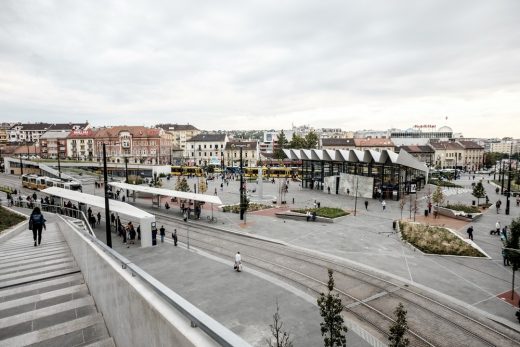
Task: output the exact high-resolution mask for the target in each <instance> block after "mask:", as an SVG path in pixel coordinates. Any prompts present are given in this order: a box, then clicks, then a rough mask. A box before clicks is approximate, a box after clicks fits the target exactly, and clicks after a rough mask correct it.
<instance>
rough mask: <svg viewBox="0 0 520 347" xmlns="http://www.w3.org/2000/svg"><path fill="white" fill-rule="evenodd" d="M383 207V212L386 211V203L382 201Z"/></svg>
mask: <svg viewBox="0 0 520 347" xmlns="http://www.w3.org/2000/svg"><path fill="white" fill-rule="evenodd" d="M381 206H383V211H384V210H386V201H384V200H383V201H381Z"/></svg>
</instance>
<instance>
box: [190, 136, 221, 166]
mask: <svg viewBox="0 0 520 347" xmlns="http://www.w3.org/2000/svg"><path fill="white" fill-rule="evenodd" d="M228 142H229V139H228V136H227V134H204V133H202V134H198V135H196V136H194V137H192V138H191V139H189V140H188V141H186V145H187V146H188V154H189V156H188V157H187V159H188V160H187V162H186V163H187V164H188V165H196V166H207V165H217V166H218V165H221V164H222V161H223V160H224V149H225V148H226V143H228Z"/></svg>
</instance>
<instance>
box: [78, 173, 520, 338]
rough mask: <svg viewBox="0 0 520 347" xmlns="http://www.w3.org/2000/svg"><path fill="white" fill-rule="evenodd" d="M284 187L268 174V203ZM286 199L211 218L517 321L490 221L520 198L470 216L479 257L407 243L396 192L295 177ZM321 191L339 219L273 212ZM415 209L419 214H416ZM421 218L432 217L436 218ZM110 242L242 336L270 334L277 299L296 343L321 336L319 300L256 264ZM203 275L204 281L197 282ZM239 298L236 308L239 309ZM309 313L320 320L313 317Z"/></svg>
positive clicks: (461, 192) (232, 190) (458, 195)
mask: <svg viewBox="0 0 520 347" xmlns="http://www.w3.org/2000/svg"><path fill="white" fill-rule="evenodd" d="M175 180H176V178H172V180H170V181H167V180H165V179H163V183H164V185H163V188H173V187H174V185H175ZM221 182H222V181H221V180H220V179H217V180H214V181H208V190H207V193H213V192H214V191H215V188H216V189H217V194H218V196H219V197H220V198H221V199H222V201H223V202H224V203H225V204H234V203H237V202H238V201H239V194H238V187H239V183H238V182H236V181H231V182H230V183H229V185H227V184H224V187H223V189H222V190H221V188H220V184H221ZM472 182H473V180H471V179H470V178H468V177H467V176H463V177H462V179H461V180H458V181H456V183H458V184H460V185H462V186H464V188H459V189H446V190H445V193H446V195H447V200H449V202H450V203H455V202H463V203H466V204H468V203H471V201H472V200H474V198H473V197H472V196H471V183H472ZM189 184H190V187H193V185H194V184H197V186H198V179H196V178H191V179H189ZM484 187H485V189H486V192H487V194H488V196H489V198H490V201H491V202H495V201H496V200H497V199H499V198H500V199H501V200H502V201H503V202H505V197H503V196H499V195H497V194H495V187H494V186H493V185H491V184H488V183H487V178H486V180H484ZM248 189H249V190H250V191H252V190H256V193H252V194H251V195H250V199H251V201H252V202H256V201H259V200H261V199H260V198H259V197H258V191H259V187H258V185H257V184H256V183H248ZM278 189H279V182H278V181H275V183H274V184H272V183H264V184H263V192H264V199H263V201H264V203H271V204H272V201H273V200H276V197H277V195H278ZM84 192H86V193H95V194H96V195H101V194H102V190H100V189H95V190H94V185H93V184H91V185H86V186H85V188H84ZM425 193H426V191H425V190H423V191H421V192H419V194H418V199H419V200H420V201H421V203H420V206H421V208H420V209H419V211H421V213H422V211H424V208H426V201H425V199H424V194H425ZM293 199H294V204H293V203H292V202H293ZM285 200H286V201H287V202H288V204H287V206H285V205H284V206H283V207H280V208H273V209H269V210H263V211H259V212H254V213H248V214H247V223H244V222H243V221H240V220H239V216H238V214H232V213H223V212H221V211H220V210H219V209H217V208H216V207H214V209H213V213H214V215H215V217H216V218H217V223H216V224H211V226H214V227H219V228H223V229H227V230H232V231H235V232H239V233H247V234H249V235H253V236H260V237H265V238H270V239H275V240H280V241H283V242H286V243H289V244H292V245H294V246H296V247H302V248H305V249H309V250H312V251H315V252H318V253H326V254H329V255H333V256H337V257H339V258H341V259H347V260H349V261H351V262H352V263H354V264H357V265H359V266H362V267H368V268H371V269H374V270H376V271H380V272H382V273H385V274H389V275H392V276H395V277H398V278H400V279H405V280H407V281H409V282H411V283H413V284H415V285H418V286H422V287H425V288H429V289H431V290H434V291H437V292H439V293H443V294H445V295H447V296H450V297H453V298H454V300H457V301H459V302H463V303H465V305H469V306H472V307H474V308H476V309H479V310H482V311H485V312H488V313H491V314H493V315H496V319H497V320H499V321H501V322H503V323H504V324H507V325H509V326H511V327H513V328H516V329H517V330H518V329H519V328H518V324H517V322H516V320H515V317H514V312H515V310H516V308H515V307H513V306H512V305H510V304H509V303H507V302H505V301H504V300H502V299H500V298H499V296H500V295H501V294H503V293H506V292H508V291H510V290H511V276H512V273H511V268H510V267H504V266H503V265H502V257H501V242H500V239H499V237H498V236H492V235H489V230H491V229H493V228H494V225H495V223H496V221H497V220H499V221H500V222H501V224H502V225H506V224H509V223H510V221H511V219H512V218H516V217H518V216H519V215H520V208H519V207H517V206H516V204H515V203H514V201H512V203H511V214H510V215H509V216H506V215H504V214H503V209H502V211H501V213H500V214H497V213H496V210H495V209H490V210H488V211H486V212H485V213H484V215H483V216H482V217H481V218H480V219H479V220H477V221H476V222H474V223H472V225H473V226H474V229H475V232H474V242H475V243H476V244H477V245H478V246H479V247H481V248H482V249H483V250H484V251H485V252H486V254H488V255H489V257H490V259H476V258H465V257H449V256H429V255H424V254H422V253H420V252H418V251H416V250H414V249H413V248H412V247H410V246H409V245H407V244H405V243H403V242H402V241H401V240H400V238H399V236H398V235H397V234H396V233H394V232H393V229H392V221H393V220H395V219H399V218H400V216H401V210H400V209H399V206H398V202H396V201H387V206H386V210H385V211H383V209H382V207H381V204H380V203H379V202H378V201H377V200H372V199H370V200H368V202H369V204H368V209H367V210H365V206H364V202H365V199H358V201H357V203H356V199H355V198H354V197H352V196H340V195H334V194H327V192H326V191H325V192H322V191H316V190H309V189H301V188H300V187H299V184H298V183H297V182H290V184H289V191H288V193H287V194H286V196H285ZM315 200H316V201H318V202H320V204H321V206H322V207H323V206H328V207H340V208H343V209H346V210H348V211H349V212H350V213H351V214H350V215H348V216H346V217H342V218H341V219H339V220H338V221H336V222H335V223H313V222H305V221H304V220H303V221H296V220H283V219H279V218H276V217H275V215H274V213H275V212H276V211H280V210H286V209H288V208H294V207H312V206H313V204H314V201H315ZM164 201H166V200H164ZM135 204H136V205H137V206H139V207H143V208H147V209H157V207H154V208H152V207H151V205H152V204H151V200H150V199H137V201H136V203H135ZM170 205H171V209H170V210H168V211H167V212H166V210H165V209H164V208H163V206H161V210H160V212H161V213H168V214H171V215H172V216H176V217H180V216H181V214H180V209H179V208H178V205H176V204H174V203H171V202H170ZM354 211H356V213H355V214H356V215H355V216H354ZM210 214H211V210H210V208H209V206H205V208H204V210H203V212H202V218H201V220H199V221H192V222H191V223H201V224H207V223H208V222H207V221H206V218H205V216H206V215H210ZM403 217H405V218H407V217H409V207H408V205H406V206H405V208H404V212H403ZM416 217H417V218H419V216H418V215H417V216H416ZM422 218H423V220H426V221H428V220H432V221H433V219H431V218H432V217H427V218H424V217H422ZM123 220H124V218H123ZM435 222H439V221H435ZM160 223H162V221H161V222H160ZM441 223H442V221H441ZM164 224H165V227H166V229H167V232H168V233H171V231H172V230H173V228H177V229H178V231H179V233H180V235H182V234H183V233H184V232H185V226H184V224H183V223H175V222H169V223H164ZM446 226H451V227H453V228H454V229H455V231H456V232H458V233H459V234H460V235H461V236H462V237H464V238H466V237H467V235H466V231H465V230H466V228H467V224H466V223H461V222H460V221H458V222H457V223H453V222H452V221H446ZM102 230H104V229H103V228H98V234H99V235H100V236H101V237H102V235H103V231H102ZM113 244H114V248H115V249H116V250H118V251H120V252H121V253H122V254H124V255H125V256H127V257H129V258H131V259H132V260H133V261H134V262H136V263H137V264H138V265H139V266H141V267H143V268H144V269H145V270H146V271H148V272H149V273H151V274H152V275H154V276H155V277H157V278H158V279H160V280H161V281H162V282H164V283H165V284H166V285H168V286H169V287H171V288H172V289H173V290H175V291H176V292H178V293H179V294H181V295H182V296H184V297H185V298H186V299H188V300H190V301H191V302H193V303H194V304H195V305H197V306H198V307H200V308H202V309H203V310H204V311H205V312H207V313H208V314H210V315H211V316H213V317H214V318H216V319H217V320H219V321H220V322H221V323H223V324H224V325H225V326H227V327H229V328H230V329H232V330H233V331H235V332H236V333H238V334H239V335H241V336H243V337H245V338H246V336H247V338H246V340H248V341H250V342H252V343H254V344H255V345H261V344H262V343H263V340H262V338H263V337H265V336H269V333H268V324H269V323H270V320H271V316H272V314H273V313H274V307H275V300H276V299H277V298H278V301H279V303H280V308H281V312H280V313H281V315H282V318H283V319H284V321H285V322H286V323H287V327H288V329H289V330H290V331H291V332H292V333H293V336H295V342H296V345H309V346H311V345H317V344H320V343H321V342H320V341H321V336H320V334H319V321H320V317H319V314H318V310H317V307H316V305H315V299H314V298H313V297H311V296H309V295H308V294H306V293H303V292H301V291H298V290H296V289H294V288H291V287H289V286H287V285H285V284H283V283H280V282H279V281H277V280H276V279H274V278H271V277H270V276H267V275H264V274H261V273H258V272H255V271H252V270H251V269H246V272H244V273H241V274H236V273H235V272H233V271H229V269H230V267H231V263H232V260H231V259H228V260H222V259H216V258H214V257H211V256H208V255H205V254H202V253H200V252H199V253H198V252H194V251H193V250H192V251H188V250H187V249H185V248H184V247H177V248H174V247H173V245H171V242H169V241H168V242H166V243H165V244H162V245H159V246H158V247H156V248H154V249H153V251H152V250H150V249H140V248H137V247H135V248H134V247H132V248H126V247H125V246H123V245H122V241H121V240H120V239H118V238H117V237H115V238H114V239H113ZM243 258H244V260H245V261H247V254H244V255H243ZM201 283H204V285H200V284H201ZM244 301H247V303H248V305H244ZM266 303H268V304H266ZM234 307H235V308H236V309H233V308H234ZM309 322H316V324H314V325H309ZM266 323H267V324H266ZM309 327H311V328H309ZM313 329H314V330H313ZM349 334H350V336H349V345H353V346H364V345H367V342H365V341H363V340H362V339H361V338H360V337H359V336H358V335H356V334H352V329H351V333H349ZM361 334H362V332H361ZM304 341H305V343H304Z"/></svg>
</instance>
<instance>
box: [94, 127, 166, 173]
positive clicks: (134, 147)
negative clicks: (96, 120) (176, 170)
mask: <svg viewBox="0 0 520 347" xmlns="http://www.w3.org/2000/svg"><path fill="white" fill-rule="evenodd" d="M163 135H164V130H162V129H157V128H147V127H144V126H124V125H123V126H115V127H111V128H101V129H99V130H98V131H97V132H96V134H95V137H94V148H95V157H96V160H97V161H102V160H103V144H105V148H106V155H107V160H108V161H110V162H113V163H123V162H125V160H128V162H129V163H132V164H150V165H158V164H162V165H165V164H169V162H170V155H171V149H172V147H171V141H170V140H169V139H168V138H167V137H164V136H163ZM125 158H126V159H125Z"/></svg>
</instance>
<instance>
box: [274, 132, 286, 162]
mask: <svg viewBox="0 0 520 347" xmlns="http://www.w3.org/2000/svg"><path fill="white" fill-rule="evenodd" d="M287 144H288V141H287V137H285V133H284V131H283V130H281V131H280V133H279V134H278V146H277V148H276V150H275V151H274V157H275V158H276V159H283V158H285V153H284V152H283V149H284V148H287Z"/></svg>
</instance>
